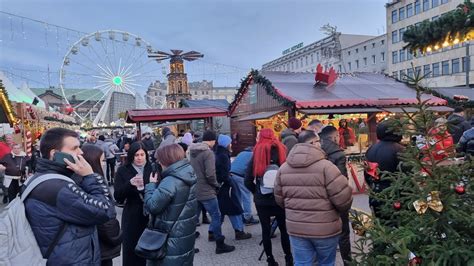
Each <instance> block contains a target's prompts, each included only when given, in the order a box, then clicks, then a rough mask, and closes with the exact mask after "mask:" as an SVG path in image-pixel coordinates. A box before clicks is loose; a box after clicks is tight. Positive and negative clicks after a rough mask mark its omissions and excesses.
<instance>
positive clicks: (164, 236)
mask: <svg viewBox="0 0 474 266" xmlns="http://www.w3.org/2000/svg"><path fill="white" fill-rule="evenodd" d="M176 178H178V177H176ZM178 179H180V178H178ZM190 190H191V189H189V193H188V197H187V198H188V199H189V194H190ZM185 206H186V203H185V204H184V205H183V207H182V208H181V211H180V212H179V215H178V218H179V216H181V213H182V212H183V210H184V207H185ZM178 218H176V221H174V222H173V225H172V226H171V228H170V230H169V231H168V232H166V231H164V230H159V229H154V228H153V225H154V224H155V223H154V221H155V219H156V216H152V215H150V222H149V223H148V227H147V228H145V230H144V231H143V233H142V235H141V236H140V239H139V240H138V243H137V246H136V247H135V254H137V256H139V257H141V258H144V259H147V260H162V259H164V258H165V257H166V248H167V245H166V242H168V237H169V233H170V232H171V231H172V230H173V228H174V226H175V224H176V222H177V221H178Z"/></svg>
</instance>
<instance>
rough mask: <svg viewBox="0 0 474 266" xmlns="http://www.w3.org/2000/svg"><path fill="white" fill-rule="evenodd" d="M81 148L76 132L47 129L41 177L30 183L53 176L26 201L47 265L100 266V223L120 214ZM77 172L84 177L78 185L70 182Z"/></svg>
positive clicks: (38, 173) (42, 145) (42, 144)
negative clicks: (98, 235)
mask: <svg viewBox="0 0 474 266" xmlns="http://www.w3.org/2000/svg"><path fill="white" fill-rule="evenodd" d="M79 145H80V142H79V138H78V135H77V133H75V132H74V131H71V130H69V129H64V128H52V129H50V130H48V131H46V132H45V133H44V134H43V136H42V138H41V141H40V152H41V157H42V158H39V159H38V162H37V166H36V174H35V175H34V176H32V177H31V178H30V179H31V180H27V182H26V183H25V186H26V187H27V186H28V185H29V184H32V183H33V182H34V181H35V179H36V178H39V177H45V176H47V177H48V178H50V177H51V179H48V180H46V181H44V182H42V183H40V184H39V185H37V186H36V187H35V188H34V189H33V191H32V192H31V193H30V194H29V196H28V198H27V199H26V200H25V210H26V217H27V218H28V221H29V223H30V225H31V228H32V230H33V233H34V235H35V238H36V241H37V242H38V245H39V247H40V250H41V253H42V255H43V257H44V258H46V259H48V262H47V265H100V250H99V241H98V238H97V232H96V225H98V224H103V223H105V222H107V221H109V220H110V219H112V218H114V217H115V215H116V213H115V208H114V204H113V202H112V201H111V200H110V191H109V189H108V187H107V185H106V184H105V182H104V180H103V177H101V176H99V175H97V174H94V172H93V171H92V168H91V166H90V165H89V164H88V163H87V162H86V160H85V159H84V158H83V157H82V150H81V148H80V146H79ZM74 173H75V174H77V175H78V176H80V177H82V178H81V179H80V180H76V183H74V181H72V179H71V180H69V179H68V178H70V177H71V176H72V175H73V174H74ZM58 176H59V177H60V178H63V179H64V180H63V179H59V178H58Z"/></svg>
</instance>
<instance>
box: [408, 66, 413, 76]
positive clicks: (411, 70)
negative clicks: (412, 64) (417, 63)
mask: <svg viewBox="0 0 474 266" xmlns="http://www.w3.org/2000/svg"><path fill="white" fill-rule="evenodd" d="M407 76H408V77H409V78H413V68H409V69H407Z"/></svg>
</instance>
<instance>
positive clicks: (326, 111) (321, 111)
mask: <svg viewBox="0 0 474 266" xmlns="http://www.w3.org/2000/svg"><path fill="white" fill-rule="evenodd" d="M299 111H300V112H301V113H304V114H308V115H311V114H356V113H378V112H382V110H381V109H379V108H366V107H361V108H340V109H338V108H335V109H300V110H299Z"/></svg>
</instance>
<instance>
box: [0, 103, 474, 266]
mask: <svg viewBox="0 0 474 266" xmlns="http://www.w3.org/2000/svg"><path fill="white" fill-rule="evenodd" d="M463 116H464V113H463V110H462V109H460V108H457V109H456V110H455V112H454V113H453V114H452V115H451V116H450V117H449V118H448V119H438V120H436V123H435V124H434V125H433V129H432V130H430V133H429V135H428V136H427V139H426V140H425V141H424V143H425V144H424V145H429V143H431V144H432V145H434V147H435V149H434V154H431V155H432V157H433V158H436V159H442V158H444V157H443V156H445V154H446V153H449V152H459V153H466V154H471V155H473V154H474V129H470V125H469V124H468V123H467V122H466V121H465V120H463V119H464V118H463ZM288 125H289V127H288V129H287V130H286V131H285V132H284V133H283V134H282V136H281V137H282V138H281V139H279V138H278V137H277V136H276V135H275V133H274V131H273V130H271V129H266V128H264V129H262V130H260V131H259V132H258V134H257V138H256V144H255V146H254V147H248V148H247V149H245V150H243V151H242V152H240V153H239V154H238V155H237V156H236V157H235V158H232V159H231V150H232V139H231V137H229V136H227V135H224V134H216V133H215V132H214V131H212V130H207V131H205V132H202V133H201V134H200V133H194V132H181V133H180V135H179V136H175V134H174V133H173V132H172V130H171V129H170V128H167V127H165V128H163V129H162V131H161V136H162V139H161V142H160V143H159V144H158V143H156V142H155V140H154V139H153V136H152V134H151V133H148V132H147V133H144V134H143V135H142V137H141V138H139V139H138V138H136V137H135V138H134V137H128V136H126V135H124V136H119V137H118V138H117V139H115V140H114V139H112V138H107V137H106V136H104V135H98V136H97V135H92V136H90V137H89V138H88V139H87V140H84V141H82V142H81V141H80V138H79V136H78V135H77V133H76V132H74V131H71V130H68V129H63V128H53V129H50V130H48V131H46V132H45V133H44V134H43V135H42V137H41V141H40V143H39V147H38V149H37V153H39V155H37V154H34V155H33V156H32V157H31V158H30V157H28V156H26V154H25V153H24V152H23V151H22V150H21V146H20V145H18V144H14V143H13V144H12V145H10V146H11V147H10V148H11V151H10V150H9V151H8V152H7V153H5V154H3V156H2V158H1V160H0V170H1V171H2V172H3V173H4V181H3V188H4V189H5V191H4V203H6V202H8V201H12V200H13V199H14V198H15V197H17V196H18V194H19V193H20V194H21V191H23V190H24V189H25V186H22V183H23V182H25V180H26V179H32V180H34V179H35V178H38V177H39V176H42V175H49V174H56V175H61V176H64V177H67V178H70V179H71V180H72V181H71V182H67V181H64V180H59V179H52V180H48V181H45V182H44V183H41V184H40V185H39V186H38V187H36V188H34V189H33V191H32V192H31V194H29V196H28V198H27V199H26V200H25V202H24V203H25V209H26V216H27V218H28V221H29V223H30V225H31V228H32V230H33V233H34V236H35V238H36V240H37V242H38V245H39V247H40V250H41V253H42V254H43V256H44V257H45V258H47V259H48V265H69V264H75V265H76V264H87V265H112V259H113V258H115V257H118V256H120V255H122V262H123V265H192V264H193V260H194V255H195V254H196V253H198V252H199V249H198V247H196V246H195V241H196V238H197V237H199V232H197V231H196V228H197V226H199V225H201V223H202V224H209V227H208V235H207V240H208V241H211V242H215V245H216V248H215V253H216V254H224V253H229V252H234V251H235V250H236V247H235V246H232V245H229V244H228V243H226V241H225V239H226V236H224V233H223V232H222V224H223V222H224V220H225V216H227V217H228V218H229V220H230V223H231V225H232V228H233V229H234V232H235V235H234V236H233V237H235V239H236V240H239V241H244V240H246V239H250V238H252V237H254V236H253V235H252V234H250V233H248V232H245V225H256V224H260V227H261V238H262V243H263V247H264V251H265V255H266V261H267V263H268V265H278V263H277V259H276V258H275V257H274V255H273V251H272V249H273V248H272V242H271V238H272V236H273V233H274V231H275V230H276V228H278V229H279V231H280V240H281V247H282V249H283V252H284V254H285V263H286V265H312V264H313V263H314V262H317V263H318V264H319V265H334V264H335V261H336V251H337V248H338V247H339V250H340V254H341V257H342V259H343V261H344V264H345V265H346V264H348V263H350V261H351V241H350V229H349V228H350V226H349V215H348V211H349V209H350V208H351V205H352V189H351V187H350V186H349V180H348V174H347V169H346V155H345V153H344V148H345V147H347V146H348V145H351V140H352V139H353V136H352V135H353V133H351V131H350V130H349V129H348V127H347V123H345V122H344V121H342V122H341V123H340V127H339V128H336V127H334V126H331V125H329V126H324V125H323V124H322V123H321V121H319V120H313V121H311V122H310V123H309V124H308V126H307V127H306V128H305V129H303V128H302V123H301V121H300V120H298V119H296V118H290V119H289V121H288ZM377 138H378V140H379V141H378V142H377V143H376V144H374V145H372V146H371V147H370V148H369V150H368V151H367V153H366V159H367V163H368V166H369V167H368V170H367V171H366V179H367V182H368V185H370V186H371V187H372V189H373V190H374V191H375V192H380V191H382V190H383V189H386V188H387V187H389V186H390V183H389V182H387V181H380V182H379V181H377V178H376V177H374V176H371V174H374V173H375V171H370V167H375V168H377V169H378V170H380V171H389V172H394V171H396V169H397V167H398V165H399V162H400V159H399V157H398V154H399V153H400V152H401V151H403V149H404V146H403V145H402V144H400V142H401V140H402V136H400V135H397V133H396V132H393V131H392V130H390V129H389V126H388V123H386V122H383V123H380V124H379V125H378V126H377ZM414 141H416V140H414ZM455 145H458V146H455ZM456 147H457V151H456ZM420 149H424V147H423V145H421V146H420ZM2 151H3V149H2ZM35 152H36V151H35ZM118 154H125V155H126V156H125V158H124V160H118ZM426 156H429V155H426ZM117 163H119V164H120V166H119V167H118V168H117V169H116V165H117ZM104 169H105V172H104ZM111 187H112V188H113V189H111ZM252 198H253V202H254V204H255V209H256V214H257V216H258V219H257V218H256V217H254V214H253V211H252V210H253V208H252ZM369 203H370V206H371V207H372V208H373V210H374V214H375V215H376V216H377V215H380V214H379V210H378V206H379V205H378V204H379V203H378V202H377V201H376V200H374V199H370V202H369ZM117 206H119V207H121V208H123V213H122V218H121V221H118V220H117V218H116V207H117ZM208 215H209V217H210V219H209V218H208ZM201 216H202V218H201V219H200V217H201ZM227 237H229V236H227Z"/></svg>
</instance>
